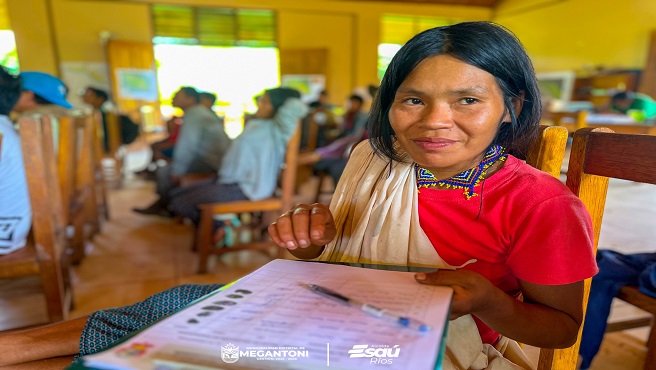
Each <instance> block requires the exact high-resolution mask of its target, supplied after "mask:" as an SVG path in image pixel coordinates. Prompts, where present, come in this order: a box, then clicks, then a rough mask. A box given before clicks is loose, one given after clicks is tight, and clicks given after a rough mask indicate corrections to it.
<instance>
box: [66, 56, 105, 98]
mask: <svg viewBox="0 0 656 370" xmlns="http://www.w3.org/2000/svg"><path fill="white" fill-rule="evenodd" d="M61 71H62V79H63V81H64V83H66V86H68V91H69V93H68V97H67V100H68V101H69V102H70V103H71V104H73V106H75V107H76V108H80V109H82V108H84V107H85V104H84V103H83V102H82V97H81V95H82V94H83V93H84V90H85V89H86V88H87V87H93V88H96V89H101V90H105V91H107V92H108V93H110V90H111V89H110V83H109V74H108V72H107V63H101V62H62V63H61ZM110 95H111V94H110ZM110 100H111V98H110Z"/></svg>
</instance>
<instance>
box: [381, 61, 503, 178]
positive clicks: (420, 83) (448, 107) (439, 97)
mask: <svg viewBox="0 0 656 370" xmlns="http://www.w3.org/2000/svg"><path fill="white" fill-rule="evenodd" d="M389 120H390V123H391V124H392V128H393V129H394V132H395V133H396V136H397V139H398V142H399V144H400V145H401V146H402V147H403V149H405V150H406V151H407V152H408V154H409V155H410V156H411V157H412V159H413V160H414V161H415V162H417V163H418V164H419V165H420V166H422V167H424V168H427V169H429V170H430V171H431V172H433V174H434V175H435V177H436V178H438V179H444V178H448V177H451V176H453V175H456V174H458V173H460V172H462V171H465V170H467V169H469V168H471V167H474V166H476V165H478V163H479V162H480V161H481V160H482V158H483V155H484V153H485V150H486V149H487V148H488V146H489V145H490V144H491V143H492V140H493V139H494V137H495V135H496V133H497V131H498V130H499V127H500V124H501V122H508V121H510V115H509V114H507V113H506V112H505V108H504V102H503V94H502V93H501V89H500V88H499V86H498V84H497V83H496V81H495V79H494V77H493V76H492V75H491V74H489V73H488V72H485V71H484V70H482V69H479V68H477V67H474V66H472V65H470V64H467V63H464V62H462V61H460V60H459V59H456V58H454V57H451V56H448V55H437V56H432V57H429V58H426V59H424V60H423V61H422V62H420V63H419V65H417V67H416V68H415V69H414V70H413V71H412V72H411V73H410V75H408V77H407V78H406V79H405V81H403V83H402V84H401V86H399V89H398V90H397V91H396V95H395V98H394V102H393V103H392V106H391V109H390V112H389Z"/></svg>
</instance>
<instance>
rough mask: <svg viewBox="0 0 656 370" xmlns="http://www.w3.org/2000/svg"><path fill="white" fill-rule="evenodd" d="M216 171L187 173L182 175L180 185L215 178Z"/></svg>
mask: <svg viewBox="0 0 656 370" xmlns="http://www.w3.org/2000/svg"><path fill="white" fill-rule="evenodd" d="M215 177H216V174H215V173H187V174H185V175H182V176H180V186H189V185H193V184H195V183H197V182H201V181H205V180H209V179H212V178H215Z"/></svg>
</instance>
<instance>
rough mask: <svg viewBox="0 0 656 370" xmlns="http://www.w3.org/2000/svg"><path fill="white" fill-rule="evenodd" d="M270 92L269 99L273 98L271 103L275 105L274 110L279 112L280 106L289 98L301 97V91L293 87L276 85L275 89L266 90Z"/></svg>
mask: <svg viewBox="0 0 656 370" xmlns="http://www.w3.org/2000/svg"><path fill="white" fill-rule="evenodd" d="M265 92H266V93H267V94H269V99H271V105H272V106H273V111H274V112H277V111H278V109H279V108H280V107H282V105H283V104H285V102H286V101H287V99H289V98H296V99H300V98H301V93H300V92H299V91H298V90H295V89H291V88H289V87H276V88H275V89H268V90H265Z"/></svg>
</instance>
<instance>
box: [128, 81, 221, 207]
mask: <svg viewBox="0 0 656 370" xmlns="http://www.w3.org/2000/svg"><path fill="white" fill-rule="evenodd" d="M172 103H173V106H174V107H178V108H180V109H182V110H183V111H184V116H183V117H182V120H183V122H184V124H183V126H182V129H181V130H180V137H179V138H178V140H177V142H176V144H175V147H174V149H173V158H172V160H171V163H170V164H169V165H167V166H164V167H160V168H158V169H157V172H156V177H157V179H156V182H157V194H158V195H159V199H157V200H156V201H155V202H154V203H153V204H151V205H150V206H148V207H146V208H134V209H133V211H135V212H137V213H141V214H145V215H159V216H170V211H169V209H168V205H169V200H170V198H169V193H170V192H171V190H172V189H174V188H175V187H177V186H178V183H179V181H180V177H181V176H183V175H186V174H192V173H193V174H215V173H216V172H217V171H218V170H219V167H220V165H221V160H222V159H223V156H224V154H225V153H226V151H227V150H228V147H229V146H230V138H228V135H226V133H225V130H224V129H223V120H222V119H221V118H219V117H217V116H216V115H215V114H213V113H212V112H211V111H210V110H209V109H207V107H205V106H203V105H201V104H200V95H199V94H198V91H196V89H194V88H193V87H182V88H180V90H179V91H178V92H176V93H175V95H174V97H173V102H172Z"/></svg>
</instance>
